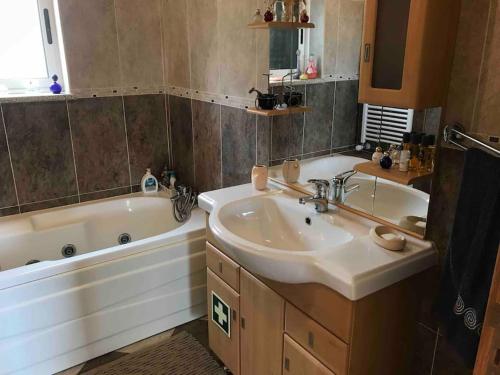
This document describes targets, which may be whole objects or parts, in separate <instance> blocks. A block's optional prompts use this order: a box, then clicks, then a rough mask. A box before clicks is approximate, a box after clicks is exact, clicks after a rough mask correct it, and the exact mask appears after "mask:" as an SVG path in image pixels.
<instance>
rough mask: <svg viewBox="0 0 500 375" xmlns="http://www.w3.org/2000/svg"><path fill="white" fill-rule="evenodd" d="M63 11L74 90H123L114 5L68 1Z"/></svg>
mask: <svg viewBox="0 0 500 375" xmlns="http://www.w3.org/2000/svg"><path fill="white" fill-rule="evenodd" d="M59 9H60V15H61V26H62V33H63V38H64V46H65V52H66V61H67V66H68V74H69V79H70V85H71V88H73V89H82V88H101V87H116V86H119V85H120V70H119V69H118V67H119V60H118V41H117V34H116V26H115V8H114V1H113V0H85V1H82V0H64V1H59Z"/></svg>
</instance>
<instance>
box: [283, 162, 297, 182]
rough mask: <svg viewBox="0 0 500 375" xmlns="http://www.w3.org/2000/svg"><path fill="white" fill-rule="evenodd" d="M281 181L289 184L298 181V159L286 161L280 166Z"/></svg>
mask: <svg viewBox="0 0 500 375" xmlns="http://www.w3.org/2000/svg"><path fill="white" fill-rule="evenodd" d="M282 173H283V179H284V180H285V182H287V183H289V184H293V183H295V182H297V181H298V179H299V176H300V162H299V160H298V159H287V160H285V161H284V162H283V166H282Z"/></svg>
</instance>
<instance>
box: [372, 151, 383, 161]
mask: <svg viewBox="0 0 500 375" xmlns="http://www.w3.org/2000/svg"><path fill="white" fill-rule="evenodd" d="M382 156H384V154H383V152H382V147H377V148H376V149H375V152H374V153H373V155H372V162H373V163H375V164H378V163H380V159H382Z"/></svg>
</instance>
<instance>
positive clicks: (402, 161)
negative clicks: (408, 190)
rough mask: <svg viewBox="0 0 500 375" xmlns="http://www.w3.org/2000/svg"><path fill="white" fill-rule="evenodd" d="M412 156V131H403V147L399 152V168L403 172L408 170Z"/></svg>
mask: <svg viewBox="0 0 500 375" xmlns="http://www.w3.org/2000/svg"><path fill="white" fill-rule="evenodd" d="M410 156H411V152H410V133H403V149H402V150H401V152H400V154H399V170H400V171H401V172H408V164H409V161H410Z"/></svg>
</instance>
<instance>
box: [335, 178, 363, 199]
mask: <svg viewBox="0 0 500 375" xmlns="http://www.w3.org/2000/svg"><path fill="white" fill-rule="evenodd" d="M356 173H357V172H356V171H354V170H351V171H347V172H343V173H340V174H338V175H336V176H335V177H334V178H333V179H332V188H331V195H332V196H331V197H332V200H333V201H335V202H337V203H344V202H345V200H346V198H347V197H348V196H349V194H351V193H352V192H353V191H357V190H359V184H353V185H349V186H347V181H348V180H349V179H350V178H351V177H352V176H354V175H355V174H356Z"/></svg>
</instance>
